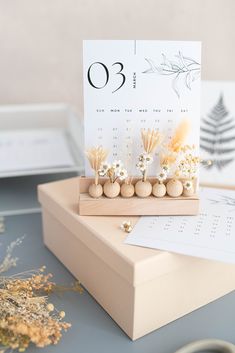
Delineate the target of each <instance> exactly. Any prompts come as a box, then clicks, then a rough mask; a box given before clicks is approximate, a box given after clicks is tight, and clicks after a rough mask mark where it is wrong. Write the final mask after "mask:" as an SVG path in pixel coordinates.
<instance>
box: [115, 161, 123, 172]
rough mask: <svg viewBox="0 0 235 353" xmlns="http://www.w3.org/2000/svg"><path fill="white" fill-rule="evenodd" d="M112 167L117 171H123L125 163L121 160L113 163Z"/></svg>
mask: <svg viewBox="0 0 235 353" xmlns="http://www.w3.org/2000/svg"><path fill="white" fill-rule="evenodd" d="M112 167H113V168H114V169H115V170H116V169H117V170H118V169H121V168H122V167H123V163H122V161H120V160H118V161H117V160H116V161H114V162H113V163H112Z"/></svg>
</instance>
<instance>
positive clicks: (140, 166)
mask: <svg viewBox="0 0 235 353" xmlns="http://www.w3.org/2000/svg"><path fill="white" fill-rule="evenodd" d="M136 167H137V169H139V170H140V171H141V172H144V171H145V170H146V164H145V163H144V162H139V163H137V164H136Z"/></svg>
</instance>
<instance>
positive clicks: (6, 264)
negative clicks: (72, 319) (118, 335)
mask: <svg viewBox="0 0 235 353" xmlns="http://www.w3.org/2000/svg"><path fill="white" fill-rule="evenodd" d="M20 243H21V239H17V240H16V241H14V242H12V243H11V244H10V246H9V247H8V249H7V253H6V256H5V258H4V259H3V261H2V262H1V263H0V352H1V353H3V352H8V351H9V352H11V351H12V350H14V349H16V350H18V351H19V352H24V351H25V350H26V348H27V347H28V346H29V344H30V343H33V344H35V346H37V347H45V346H48V345H50V344H57V343H58V342H59V340H60V338H61V336H62V331H63V330H65V331H66V330H67V329H68V328H69V327H70V326H71V325H70V324H69V323H67V322H65V321H63V319H64V317H65V312H64V311H57V309H56V308H55V307H54V305H53V304H52V303H50V302H49V301H48V296H49V294H51V293H54V292H57V291H64V290H73V291H78V292H81V291H82V288H81V287H80V285H79V284H78V283H75V284H74V285H73V286H72V287H69V288H66V287H58V286H57V285H56V284H55V283H54V282H51V277H52V275H51V274H45V273H44V272H45V266H44V267H42V268H41V269H39V270H37V271H28V272H24V273H18V274H16V275H12V276H6V275H5V276H4V275H3V273H4V272H6V271H7V270H9V269H10V268H11V267H15V266H16V264H17V258H14V257H12V251H13V249H14V248H15V246H17V245H19V244H20Z"/></svg>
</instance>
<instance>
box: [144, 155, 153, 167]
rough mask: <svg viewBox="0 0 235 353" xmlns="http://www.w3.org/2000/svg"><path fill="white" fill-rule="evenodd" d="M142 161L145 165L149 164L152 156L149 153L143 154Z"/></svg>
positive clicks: (151, 161)
mask: <svg viewBox="0 0 235 353" xmlns="http://www.w3.org/2000/svg"><path fill="white" fill-rule="evenodd" d="M144 161H145V164H146V165H150V164H152V163H153V157H152V156H151V155H150V154H145V155H144Z"/></svg>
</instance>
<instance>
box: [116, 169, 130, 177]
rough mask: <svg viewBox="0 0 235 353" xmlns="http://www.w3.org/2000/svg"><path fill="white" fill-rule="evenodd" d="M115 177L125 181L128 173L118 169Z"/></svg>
mask: <svg viewBox="0 0 235 353" xmlns="http://www.w3.org/2000/svg"><path fill="white" fill-rule="evenodd" d="M117 177H118V178H119V179H120V180H125V179H126V178H127V177H128V173H127V170H126V169H119V170H118V172H117Z"/></svg>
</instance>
